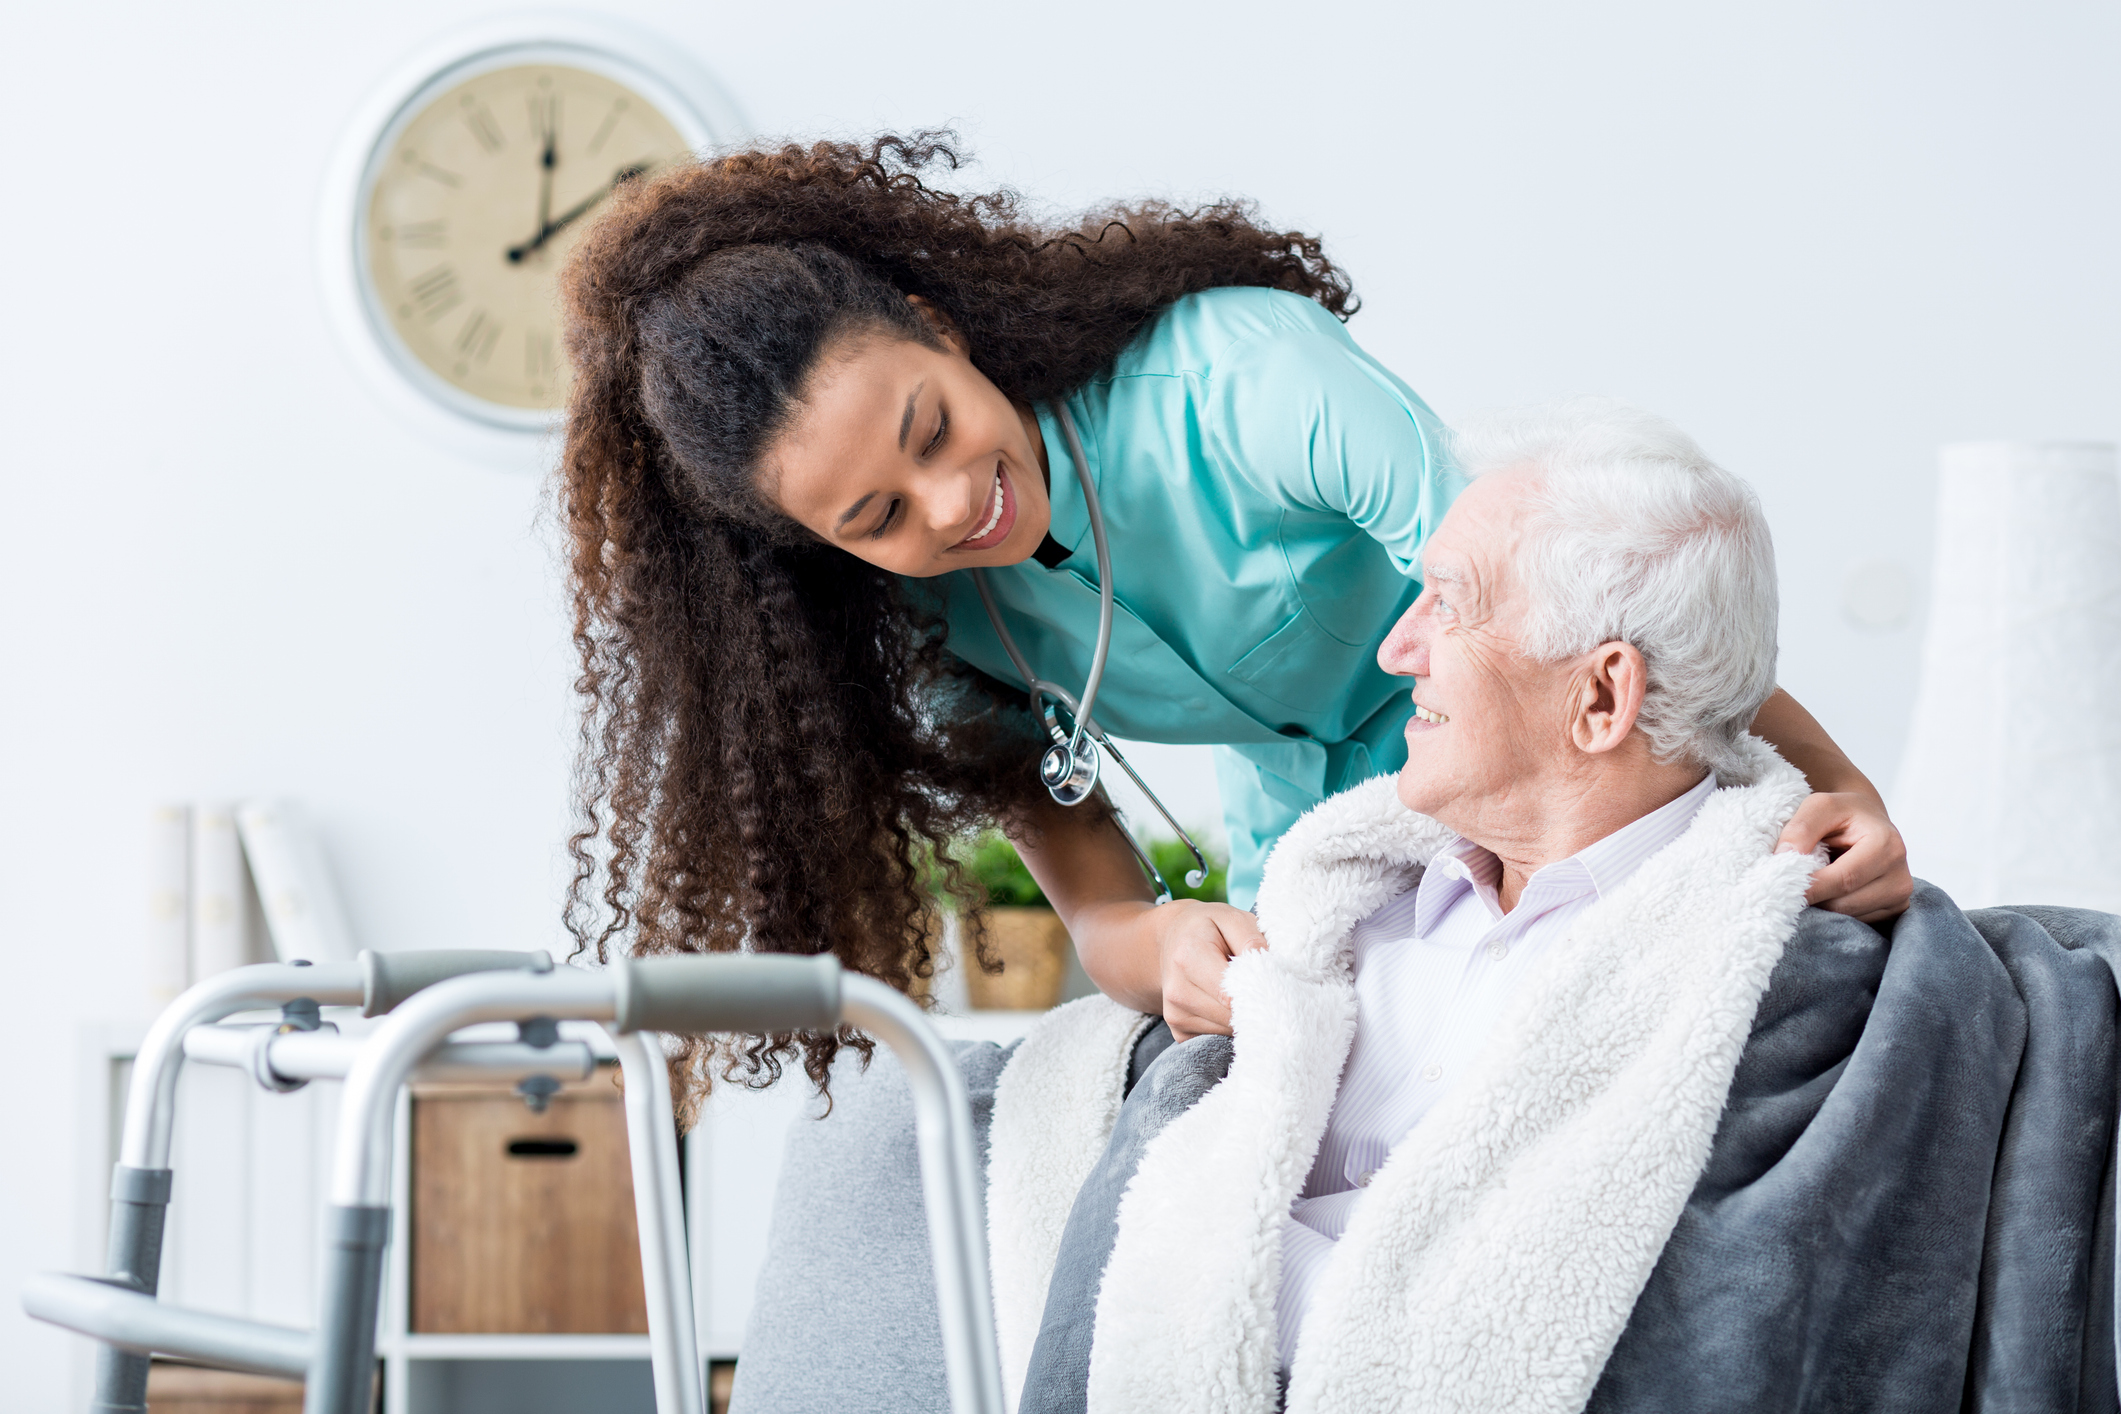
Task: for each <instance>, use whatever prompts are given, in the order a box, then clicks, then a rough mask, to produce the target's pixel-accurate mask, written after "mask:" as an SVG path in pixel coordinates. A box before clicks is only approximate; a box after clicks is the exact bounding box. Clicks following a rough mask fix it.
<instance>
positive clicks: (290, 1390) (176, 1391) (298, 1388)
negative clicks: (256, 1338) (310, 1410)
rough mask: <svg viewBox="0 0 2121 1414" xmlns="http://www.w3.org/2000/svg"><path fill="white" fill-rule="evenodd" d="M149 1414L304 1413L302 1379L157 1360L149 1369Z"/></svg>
mask: <svg viewBox="0 0 2121 1414" xmlns="http://www.w3.org/2000/svg"><path fill="white" fill-rule="evenodd" d="M147 1414H302V1382H301V1381H300V1380H273V1379H267V1378H266V1377H265V1376H263V1375H239V1374H237V1373H235V1372H234V1371H232V1370H202V1369H199V1368H197V1367H196V1366H192V1365H175V1364H171V1363H169V1362H168V1361H165V1360H157V1361H156V1362H155V1363H154V1364H153V1366H151V1367H150V1368H149V1370H148V1376H147Z"/></svg>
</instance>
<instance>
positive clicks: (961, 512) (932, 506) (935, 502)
mask: <svg viewBox="0 0 2121 1414" xmlns="http://www.w3.org/2000/svg"><path fill="white" fill-rule="evenodd" d="M914 495H915V496H916V497H917V499H918V500H919V503H920V508H921V511H920V513H921V519H923V520H924V521H926V522H927V523H928V528H929V529H930V530H935V531H947V530H956V529H957V528H958V527H960V526H962V525H963V524H964V523H965V522H966V521H968V520H970V519H971V518H972V511H973V506H972V504H971V500H972V492H971V489H970V487H969V486H968V484H967V478H965V477H962V476H931V477H928V478H927V479H926V480H925V481H924V482H923V484H922V485H921V487H920V488H919V489H918V490H917V491H916V492H915V493H914Z"/></svg>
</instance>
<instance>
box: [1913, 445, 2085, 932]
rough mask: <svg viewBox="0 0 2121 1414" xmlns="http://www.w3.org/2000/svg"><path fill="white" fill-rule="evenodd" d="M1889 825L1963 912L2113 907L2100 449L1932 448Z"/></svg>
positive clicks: (1917, 866)
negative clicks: (1926, 533) (1920, 612)
mask: <svg viewBox="0 0 2121 1414" xmlns="http://www.w3.org/2000/svg"><path fill="white" fill-rule="evenodd" d="M1940 470H1941V478H1942V485H1941V487H1940V491H1939V496H1938V504H1937V558H1936V564H1935V567H1934V570H1933V573H1932V576H1931V590H1930V617H1929V627H1928V633H1927V637H1926V639H1925V641H1924V644H1923V661H1922V682H1921V691H1920V695H1919V696H1918V698H1917V700H1916V706H1915V717H1914V723H1913V726H1912V729H1911V730H1910V733H1909V737H1908V746H1907V754H1906V756H1905V757H1904V758H1903V759H1902V762H1901V766H1900V776H1899V780H1898V782H1897V787H1896V790H1895V798H1894V801H1893V818H1894V820H1895V821H1896V822H1897V823H1898V824H1899V826H1900V829H1901V831H1902V833H1903V834H1904V835H1905V836H1906V839H1907V846H1908V853H1909V862H1910V864H1911V865H1912V867H1913V869H1914V872H1915V874H1916V876H1917V877H1918V878H1923V879H1927V880H1929V881H1930V882H1931V883H1934V884H1936V885H1938V886H1939V887H1941V888H1943V889H1944V890H1945V891H1946V892H1947V893H1949V894H1951V895H1952V897H1953V898H1954V899H1955V900H1957V901H1958V903H1959V904H1960V905H1961V906H1963V907H1969V908H1978V907H1984V906H1988V905H1993V904H2005V903H2010V904H2017V903H2051V904H2071V905H2076V906H2079V907H2088V908H2100V909H2106V910H2108V911H2112V912H2121V477H2117V474H2116V466H2115V455H2114V448H2113V446H2112V445H2111V444H2107V443H2052V442H2050V443H2025V442H1976V443H1964V444H1959V445H1955V446H1948V447H1945V448H1944V449H1943V451H1942V455H1941V469H1940Z"/></svg>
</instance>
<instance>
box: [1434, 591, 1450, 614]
mask: <svg viewBox="0 0 2121 1414" xmlns="http://www.w3.org/2000/svg"><path fill="white" fill-rule="evenodd" d="M1436 612H1437V613H1439V614H1448V613H1450V612H1451V601H1450V600H1448V599H1446V598H1444V597H1443V596H1442V595H1441V594H1439V595H1437V596H1436Z"/></svg>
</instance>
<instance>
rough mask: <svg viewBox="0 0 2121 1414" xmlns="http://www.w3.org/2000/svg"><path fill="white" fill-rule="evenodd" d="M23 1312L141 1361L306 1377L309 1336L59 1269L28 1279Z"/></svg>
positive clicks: (23, 1291)
mask: <svg viewBox="0 0 2121 1414" xmlns="http://www.w3.org/2000/svg"><path fill="white" fill-rule="evenodd" d="M22 1309H23V1310H25V1311H27V1312H28V1313H29V1314H30V1315H32V1316H35V1317H36V1318H37V1319H38V1320H40V1321H50V1322H51V1323H52V1324H53V1325H55V1326H64V1327H66V1328H67V1329H68V1330H70V1331H79V1332H81V1334H83V1335H88V1336H94V1337H95V1338H96V1339H97V1340H100V1341H103V1342H106V1343H107V1344H110V1345H115V1346H119V1347H121V1348H123V1349H125V1350H127V1351H129V1352H132V1353H134V1354H136V1355H138V1356H139V1357H140V1358H141V1359H143V1360H144V1359H146V1358H147V1356H148V1355H149V1354H150V1353H160V1354H163V1355H182V1356H185V1357H187V1358H190V1359H193V1360H202V1361H205V1362H206V1363H208V1364H210V1365H216V1366H219V1367H221V1368H222V1369H228V1370H249V1371H251V1372H253V1373H255V1374H260V1375H281V1376H285V1377H287V1378H289V1379H297V1380H299V1379H301V1378H302V1377H303V1376H304V1375H306V1374H308V1373H309V1357H310V1345H311V1341H310V1334H309V1332H308V1331H301V1330H295V1329H293V1328H291V1327H288V1326H269V1325H266V1324H264V1323H263V1322H260V1321H243V1320H238V1319H237V1318H235V1317H234V1316H217V1315H213V1314H211V1313H209V1312H206V1311H187V1310H185V1309H184V1308H183V1307H181V1306H165V1305H163V1304H162V1303H161V1302H159V1301H157V1300H155V1298H154V1297H152V1296H148V1295H145V1294H143V1293H141V1292H138V1291H133V1290H131V1289H129V1288H127V1287H123V1286H120V1285H118V1284H117V1283H115V1282H110V1281H102V1280H99V1279H97V1278H95V1277H77V1276H65V1275H62V1274H60V1273H58V1272H45V1273H42V1274H41V1275H38V1276H34V1277H31V1278H30V1279H29V1280H28V1281H27V1282H25V1283H23V1287H22Z"/></svg>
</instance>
